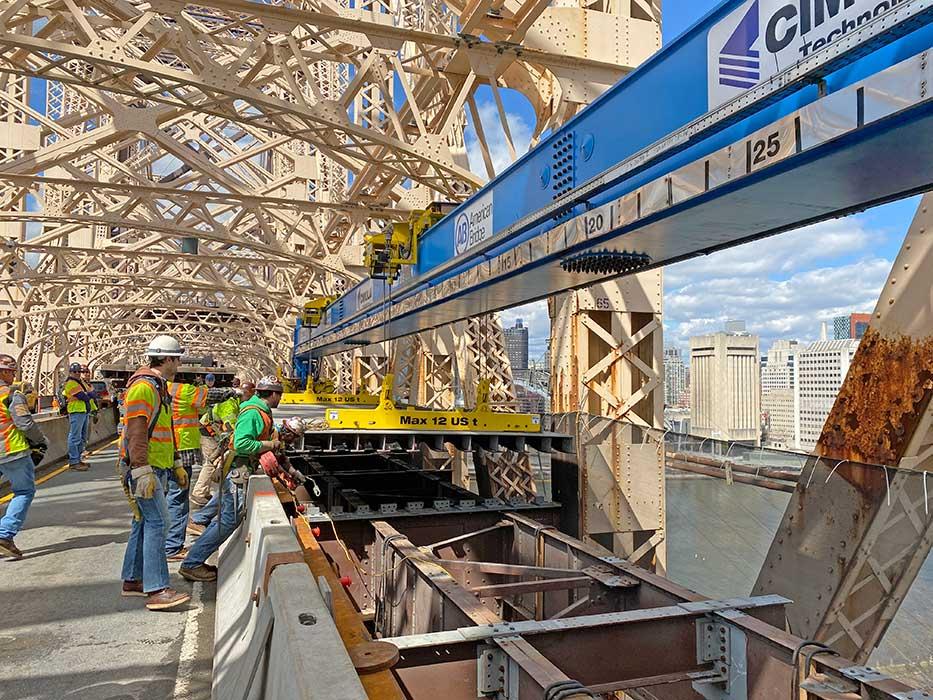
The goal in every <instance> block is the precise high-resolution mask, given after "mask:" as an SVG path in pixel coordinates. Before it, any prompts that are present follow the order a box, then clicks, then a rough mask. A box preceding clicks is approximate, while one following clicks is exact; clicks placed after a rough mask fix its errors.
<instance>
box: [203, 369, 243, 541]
mask: <svg viewBox="0 0 933 700" xmlns="http://www.w3.org/2000/svg"><path fill="white" fill-rule="evenodd" d="M255 393H256V385H255V384H253V383H252V382H244V383H243V384H242V385H241V386H240V387H238V388H237V390H236V395H234V396H230V397H229V398H227V399H225V400H223V401H221V402H220V403H215V404H213V405H211V406H208V407H207V410H206V411H205V412H204V415H202V416H201V420H200V423H201V450H202V452H203V453H204V465H203V466H202V467H201V472H200V473H199V474H198V481H197V483H196V484H195V485H194V488H193V489H191V502H192V503H194V504H195V505H196V506H199V507H200V508H201V509H202V510H208V511H212V510H213V509H211V503H212V502H213V501H214V499H215V498H216V497H212V496H211V484H212V483H213V482H214V472H215V470H216V467H215V466H214V463H213V462H214V458H215V457H216V456H217V454H218V452H219V451H220V445H219V444H217V440H218V438H219V437H220V436H221V435H222V434H223V433H229V432H231V431H232V430H233V426H234V425H236V417H237V414H238V413H239V412H240V403H241V401H248V400H249V399H251V398H253V395H254V394H255ZM211 517H213V515H211V516H210V517H207V519H204V517H202V516H201V515H200V514H199V516H198V517H195V518H192V519H191V522H193V523H195V524H197V523H199V522H200V521H201V520H203V523H204V526H206V524H207V522H209V521H210V518H211ZM188 527H189V530H188V531H189V532H192V533H193V534H201V532H203V529H204V527H202V528H201V532H199V531H198V529H197V528H194V529H193V530H192V528H191V523H189V526H188Z"/></svg>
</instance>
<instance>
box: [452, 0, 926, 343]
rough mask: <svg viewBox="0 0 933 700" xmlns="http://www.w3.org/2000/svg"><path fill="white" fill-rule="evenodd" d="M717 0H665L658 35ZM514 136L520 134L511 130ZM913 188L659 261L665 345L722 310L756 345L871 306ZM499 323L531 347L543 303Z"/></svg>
mask: <svg viewBox="0 0 933 700" xmlns="http://www.w3.org/2000/svg"><path fill="white" fill-rule="evenodd" d="M716 4H718V2H717V0H665V3H664V24H663V34H664V41H665V42H667V41H670V40H671V39H672V38H674V37H676V36H677V35H679V34H680V33H682V32H683V31H684V30H685V29H687V28H688V27H689V26H690V25H692V24H693V23H695V22H696V21H697V20H699V19H700V18H701V17H702V16H703V15H705V14H706V13H707V12H708V11H709V10H710V9H712V8H713V7H714V6H715V5H716ZM502 92H503V101H504V102H505V104H506V109H507V111H508V113H509V125H510V128H511V129H512V132H513V137H514V141H515V145H516V148H519V147H520V150H519V152H520V153H521V152H524V150H525V149H526V148H527V143H528V136H529V135H530V132H531V126H530V125H531V124H532V123H533V114H532V112H531V109H530V106H529V105H528V104H527V103H525V102H524V98H521V97H518V96H516V95H509V94H506V93H508V92H509V91H502ZM479 111H480V113H481V114H480V118H481V119H482V122H483V127H484V129H485V130H486V136H487V139H488V140H490V141H491V143H492V146H491V151H492V156H493V160H494V162H495V164H496V169H497V171H500V170H501V169H502V168H503V167H504V166H505V165H507V164H508V162H509V155H508V149H507V147H506V144H505V139H504V136H502V134H501V127H499V126H498V122H499V118H498V114H497V111H496V108H495V105H494V103H492V101H491V97H489V98H488V100H482V99H481V100H480V102H479ZM519 137H521V138H519ZM467 148H468V152H469V154H470V163H471V167H472V168H473V169H474V170H475V171H478V172H484V168H483V164H482V156H481V154H480V153H479V149H478V147H477V144H476V139H475V135H471V133H470V132H469V131H468V134H467ZM917 202H918V198H910V199H905V200H902V201H900V202H894V203H892V204H888V205H885V206H882V207H877V208H875V209H871V210H868V211H866V212H862V213H859V214H856V215H853V216H849V217H846V218H842V219H836V220H832V221H826V222H822V223H820V224H816V225H814V226H809V227H807V228H804V229H800V230H797V231H792V232H789V233H785V234H781V235H779V236H775V237H773V238H767V239H764V240H761V241H757V242H754V243H748V244H745V245H743V246H738V247H735V248H731V249H728V250H724V251H720V252H718V253H713V254H711V255H708V256H705V257H701V258H696V259H693V260H688V261H685V262H682V263H678V264H676V265H671V266H669V267H667V268H665V270H664V291H665V298H664V333H665V345H668V346H674V347H680V348H683V349H686V348H687V347H688V346H689V338H690V336H693V335H699V334H703V333H708V332H714V331H717V330H721V329H722V327H723V324H724V322H725V321H726V320H729V319H742V320H744V321H746V323H747V326H748V330H749V332H751V333H755V334H757V335H759V336H760V338H761V348H762V350H763V351H765V350H767V348H768V347H769V346H770V345H771V343H772V342H773V341H774V340H777V339H779V338H790V339H796V340H799V341H801V342H808V341H813V340H817V339H818V338H819V335H820V324H821V322H822V321H828V322H829V324H830V333H832V318H833V317H834V316H840V315H844V314H849V313H854V312H870V311H872V309H873V308H874V306H875V301H876V300H877V298H878V294H879V292H880V291H881V287H882V286H883V285H884V281H885V279H886V278H887V275H888V272H889V271H890V269H891V265H892V264H893V261H894V257H895V256H896V255H897V251H898V250H899V249H900V246H901V243H902V241H903V239H904V235H905V233H906V231H907V228H908V226H909V225H910V221H911V219H912V218H913V214H914V212H915V211H916V208H917ZM500 316H501V319H502V322H503V324H504V325H505V326H507V327H508V326H512V325H513V324H514V323H515V321H516V320H517V319H519V318H520V319H522V321H523V323H524V324H525V325H526V326H527V327H528V328H529V344H530V348H529V356H530V357H531V358H537V357H540V356H541V355H542V354H543V353H544V351H545V349H546V347H547V340H548V335H549V333H550V320H549V318H548V312H547V304H546V303H544V302H536V303H533V304H529V305H527V306H523V307H517V308H513V309H508V310H506V311H503V312H501V313H500Z"/></svg>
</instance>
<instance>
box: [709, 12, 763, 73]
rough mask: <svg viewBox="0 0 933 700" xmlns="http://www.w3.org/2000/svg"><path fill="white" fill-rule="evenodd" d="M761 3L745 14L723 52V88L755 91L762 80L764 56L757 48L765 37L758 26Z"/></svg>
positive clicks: (721, 51)
mask: <svg viewBox="0 0 933 700" xmlns="http://www.w3.org/2000/svg"><path fill="white" fill-rule="evenodd" d="M758 3H759V0H754V2H753V3H752V4H751V5H750V6H749V7H748V9H746V10H744V15H742V19H741V20H740V21H739V24H738V26H737V27H736V28H735V31H733V32H732V34H731V35H730V36H729V38H728V39H727V40H726V43H725V44H723V46H722V49H721V50H720V51H719V84H720V85H725V86H727V87H733V88H742V89H744V90H747V89H748V88H751V87H755V85H757V84H758V82H759V81H760V80H761V54H760V52H759V51H758V49H756V48H755V45H756V44H757V43H758V38H759V37H760V36H761V31H760V29H759V24H758Z"/></svg>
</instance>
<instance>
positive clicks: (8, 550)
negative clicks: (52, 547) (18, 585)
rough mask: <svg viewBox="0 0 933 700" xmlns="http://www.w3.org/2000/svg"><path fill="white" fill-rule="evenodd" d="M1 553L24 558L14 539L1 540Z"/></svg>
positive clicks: (14, 557) (15, 557)
mask: <svg viewBox="0 0 933 700" xmlns="http://www.w3.org/2000/svg"><path fill="white" fill-rule="evenodd" d="M0 555H3V556H5V557H12V558H13V559H22V558H23V553H22V552H21V551H19V547H17V546H16V545H15V544H13V540H0ZM215 576H216V575H215Z"/></svg>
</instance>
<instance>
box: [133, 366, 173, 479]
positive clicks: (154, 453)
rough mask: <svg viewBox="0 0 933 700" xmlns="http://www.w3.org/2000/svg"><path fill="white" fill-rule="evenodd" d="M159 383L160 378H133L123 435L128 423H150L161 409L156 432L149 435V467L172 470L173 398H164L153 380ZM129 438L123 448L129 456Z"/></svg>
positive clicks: (153, 431) (155, 428) (156, 423)
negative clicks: (136, 420)
mask: <svg viewBox="0 0 933 700" xmlns="http://www.w3.org/2000/svg"><path fill="white" fill-rule="evenodd" d="M143 371H144V370H139V372H138V373H137V374H142V372H143ZM154 381H155V382H158V379H157V378H154V377H153V378H152V379H151V380H150V379H148V378H144V377H142V376H141V377H139V378H136V375H134V376H133V377H130V382H131V384H130V388H129V389H127V392H126V397H125V398H124V405H125V410H126V413H125V415H124V417H123V421H124V422H123V434H124V435H126V424H127V423H128V422H129V421H130V420H132V419H133V418H145V419H146V424H147V425H149V424H150V422H151V421H152V417H153V415H154V414H155V411H156V410H157V409H156V407H157V406H158V411H159V413H158V418H157V419H156V422H155V425H154V426H153V429H152V435H151V436H150V438H149V446H148V457H149V466H151V467H158V468H159V469H171V468H172V467H173V466H174V465H175V435H174V432H173V430H172V409H171V406H170V405H169V404H170V401H169V400H168V397H167V396H166V400H164V401H163V400H161V399H160V397H159V392H158V391H157V389H156V387H155V385H154V384H153V382H154ZM125 451H126V440H125V439H124V440H123V444H122V446H121V448H120V452H121V456H126V455H125Z"/></svg>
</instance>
